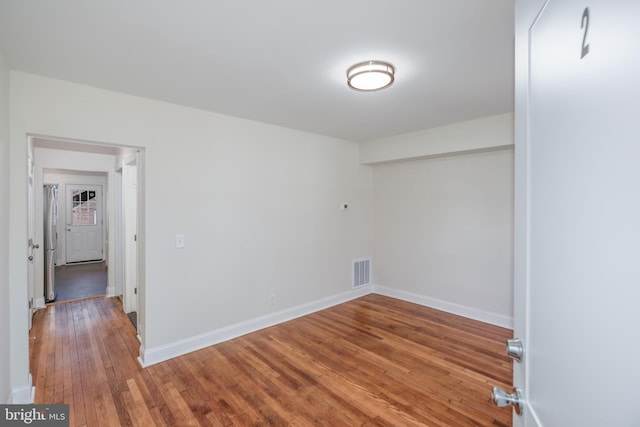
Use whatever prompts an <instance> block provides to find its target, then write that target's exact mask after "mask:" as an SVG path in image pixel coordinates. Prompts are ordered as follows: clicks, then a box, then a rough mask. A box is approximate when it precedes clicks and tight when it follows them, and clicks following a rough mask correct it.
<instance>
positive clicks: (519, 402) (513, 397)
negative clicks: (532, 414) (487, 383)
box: [491, 387, 524, 415]
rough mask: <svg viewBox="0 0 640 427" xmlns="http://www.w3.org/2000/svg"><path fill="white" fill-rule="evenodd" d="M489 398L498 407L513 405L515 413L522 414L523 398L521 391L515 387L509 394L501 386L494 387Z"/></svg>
mask: <svg viewBox="0 0 640 427" xmlns="http://www.w3.org/2000/svg"><path fill="white" fill-rule="evenodd" d="M491 399H493V403H495V404H496V405H497V406H498V407H500V408H503V407H505V406H509V405H513V409H514V410H515V411H516V414H518V415H522V409H523V405H524V400H523V399H522V392H521V391H520V390H519V389H515V390H514V391H513V393H511V394H509V393H507V392H506V391H504V390H502V389H501V388H498V387H494V388H493V393H491Z"/></svg>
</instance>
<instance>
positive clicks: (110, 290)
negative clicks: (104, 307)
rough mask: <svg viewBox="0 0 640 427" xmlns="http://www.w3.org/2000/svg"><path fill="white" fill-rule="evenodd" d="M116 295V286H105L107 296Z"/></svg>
mask: <svg viewBox="0 0 640 427" xmlns="http://www.w3.org/2000/svg"><path fill="white" fill-rule="evenodd" d="M115 296H116V288H115V287H114V286H107V298H111V297H115Z"/></svg>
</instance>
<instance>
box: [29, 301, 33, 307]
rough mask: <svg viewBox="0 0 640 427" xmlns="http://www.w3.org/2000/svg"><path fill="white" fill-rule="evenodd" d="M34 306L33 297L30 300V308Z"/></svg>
mask: <svg viewBox="0 0 640 427" xmlns="http://www.w3.org/2000/svg"><path fill="white" fill-rule="evenodd" d="M32 308H33V298H31V299H30V300H29V310H31V309H32Z"/></svg>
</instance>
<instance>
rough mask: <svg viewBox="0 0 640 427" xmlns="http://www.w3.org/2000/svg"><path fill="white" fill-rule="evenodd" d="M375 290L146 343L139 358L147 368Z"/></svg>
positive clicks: (353, 292)
mask: <svg viewBox="0 0 640 427" xmlns="http://www.w3.org/2000/svg"><path fill="white" fill-rule="evenodd" d="M372 291H373V290H372V288H371V286H362V287H359V288H358V289H354V290H350V291H347V292H343V293H340V294H337V295H332V296H330V297H326V298H322V299H319V300H317V301H312V302H310V303H307V304H302V305H299V306H297V307H293V308H290V309H286V310H282V311H278V312H275V313H269V314H266V315H264V316H260V317H256V318H255V319H249V320H247V321H245V322H240V323H237V324H235V325H230V326H226V327H224V328H220V329H216V330H213V331H210V332H205V333H204V334H200V335H196V336H193V337H189V338H185V339H183V340H180V341H176V342H172V343H169V344H165V345H162V346H159V347H154V348H149V349H146V348H144V346H140V357H139V358H138V363H140V365H141V366H142V367H143V368H144V367H147V366H151V365H154V364H156V363H160V362H163V361H165V360H169V359H172V358H174V357H177V356H181V355H183V354H186V353H190V352H192V351H196V350H200V349H202V348H205V347H208V346H210V345H214V344H218V343H221V342H224V341H228V340H230V339H233V338H237V337H239V336H242V335H246V334H248V333H251V332H255V331H258V330H260V329H264V328H268V327H269V326H273V325H277V324H278V323H283V322H287V321H289V320H292V319H295V318H297V317H301V316H305V315H307V314H311V313H314V312H316V311H320V310H324V309H325V308H329V307H333V306H334V305H338V304H341V303H343V302H347V301H350V300H352V299H356V298H360V297H361V296H364V295H367V294H370V293H372Z"/></svg>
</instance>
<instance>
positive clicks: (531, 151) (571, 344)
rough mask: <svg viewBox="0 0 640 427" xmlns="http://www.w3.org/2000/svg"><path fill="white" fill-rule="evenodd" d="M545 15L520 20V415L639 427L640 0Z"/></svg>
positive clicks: (601, 1)
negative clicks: (522, 404) (522, 405)
mask: <svg viewBox="0 0 640 427" xmlns="http://www.w3.org/2000/svg"><path fill="white" fill-rule="evenodd" d="M517 3H518V2H517ZM519 3H520V5H519V6H517V8H518V9H517V10H518V14H525V13H526V8H527V4H529V5H531V4H533V3H536V1H535V0H530V1H521V2H519ZM537 3H539V2H537ZM534 18H535V15H532V20H530V21H529V22H528V23H526V25H527V28H524V29H523V28H517V29H516V30H517V33H518V34H519V37H520V38H521V40H517V46H518V49H520V50H521V51H518V53H517V57H520V58H529V59H524V61H525V62H528V66H527V67H520V68H517V70H516V76H517V78H516V81H517V82H518V83H517V86H518V87H517V88H516V92H517V94H518V96H517V98H516V117H517V122H516V135H517V141H516V144H517V149H516V153H517V154H516V157H517V159H516V199H517V200H519V201H517V205H516V213H517V215H519V217H518V216H517V219H516V228H517V232H516V235H517V236H520V237H521V238H519V239H517V241H516V305H515V325H516V330H515V335H516V336H520V337H522V338H523V339H524V350H525V352H524V360H523V361H522V363H514V381H515V386H516V387H519V388H522V389H523V392H524V393H523V395H524V399H525V401H526V405H525V410H524V417H518V416H515V415H514V424H515V425H523V424H524V425H527V426H534V425H540V426H581V427H584V426H639V425H640V412H639V411H638V410H637V405H638V402H640V392H639V391H638V384H640V363H639V360H640V359H639V358H638V357H639V356H638V355H639V354H640V332H639V331H638V328H639V327H640V48H639V46H640V45H639V43H640V25H638V20H639V19H640V2H638V1H630V0H629V1H611V0H590V1H588V2H583V1H577V0H562V1H561V0H550V1H548V2H547V3H546V5H545V7H544V8H543V9H542V10H541V11H540V14H539V15H538V17H537V18H536V19H534ZM517 22H518V26H520V25H523V24H524V23H522V22H519V21H517ZM523 38H527V40H522V39H523ZM522 50H527V52H523V51H522ZM517 63H519V62H517ZM523 98H526V99H523ZM518 159H520V160H518ZM523 216H524V217H523Z"/></svg>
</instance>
